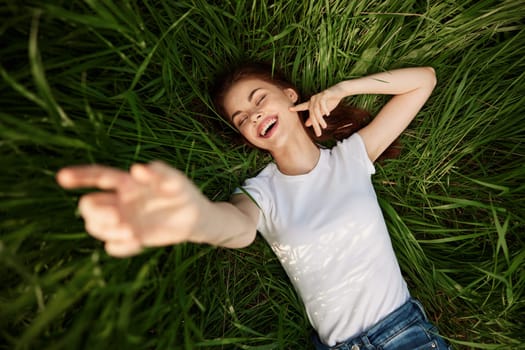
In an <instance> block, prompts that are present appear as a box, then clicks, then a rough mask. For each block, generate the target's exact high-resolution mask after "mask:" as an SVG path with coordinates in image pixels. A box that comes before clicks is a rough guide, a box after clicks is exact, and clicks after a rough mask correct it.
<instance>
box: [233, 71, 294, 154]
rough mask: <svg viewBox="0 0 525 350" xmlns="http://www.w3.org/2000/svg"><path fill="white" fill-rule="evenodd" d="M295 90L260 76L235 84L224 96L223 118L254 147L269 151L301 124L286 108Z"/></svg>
mask: <svg viewBox="0 0 525 350" xmlns="http://www.w3.org/2000/svg"><path fill="white" fill-rule="evenodd" d="M297 99H298V95H297V93H296V92H295V91H294V90H293V89H290V88H287V89H283V88H281V87H279V86H276V85H273V84H271V83H268V82H266V81H263V80H260V79H244V80H241V81H239V82H237V83H235V84H234V85H233V86H232V87H231V88H230V90H229V91H228V93H227V94H226V96H225V99H224V108H225V111H226V113H227V117H228V118H229V119H230V121H231V122H232V124H233V125H234V126H235V127H236V128H237V129H238V130H239V131H240V132H241V134H242V135H243V136H244V137H245V138H246V139H247V140H248V141H249V142H250V143H251V144H253V145H254V146H256V147H258V148H261V149H265V150H269V151H272V149H275V148H278V147H282V145H283V144H284V143H285V141H286V138H287V135H288V134H289V133H290V132H293V131H294V130H296V129H295V128H297V127H302V126H301V123H300V120H299V116H298V114H297V112H290V111H289V108H290V107H291V106H293V105H294V103H295V102H297Z"/></svg>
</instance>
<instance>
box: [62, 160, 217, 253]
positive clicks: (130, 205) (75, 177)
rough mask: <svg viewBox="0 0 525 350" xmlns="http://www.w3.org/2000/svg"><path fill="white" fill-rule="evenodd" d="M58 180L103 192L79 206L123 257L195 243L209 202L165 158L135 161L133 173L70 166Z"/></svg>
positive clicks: (90, 228)
mask: <svg viewBox="0 0 525 350" xmlns="http://www.w3.org/2000/svg"><path fill="white" fill-rule="evenodd" d="M57 182H58V183H59V184H60V185H61V186H62V187H64V188H67V189H73V188H82V187H96V188H99V189H102V190H105V192H96V193H90V194H86V195H84V196H82V198H81V199H80V201H79V210H80V213H81V215H82V217H83V218H84V221H85V226H86V230H87V232H88V233H89V234H91V235H92V236H93V237H95V238H98V239H100V240H102V241H104V242H105V249H106V251H107V252H108V254H110V255H113V256H120V257H124V256H130V255H134V254H137V253H139V252H140V251H141V250H142V248H143V247H150V246H164V245H169V244H175V243H180V242H184V241H191V240H195V241H197V240H198V239H197V237H196V236H194V235H195V233H196V232H198V231H199V225H200V224H201V222H202V221H203V219H202V217H203V213H205V212H206V210H207V206H208V205H209V204H210V203H211V202H210V201H209V200H208V199H207V198H206V197H205V196H204V195H202V193H201V192H200V191H199V190H198V189H197V188H196V187H195V185H193V183H192V182H191V181H190V180H189V179H188V178H187V177H186V176H185V175H184V174H183V173H182V172H180V171H178V170H176V169H173V168H171V167H169V166H167V165H166V164H164V163H162V162H153V163H150V164H147V165H139V164H135V165H133V166H132V167H131V169H130V172H129V173H128V172H125V171H121V170H118V169H114V168H110V167H105V166H100V165H87V166H75V167H68V168H64V169H62V170H60V171H59V172H58V174H57Z"/></svg>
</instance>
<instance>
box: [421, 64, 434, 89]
mask: <svg viewBox="0 0 525 350" xmlns="http://www.w3.org/2000/svg"><path fill="white" fill-rule="evenodd" d="M424 69H425V73H426V75H427V76H428V78H426V79H425V80H426V81H427V82H428V85H429V86H430V87H431V88H432V89H434V87H435V86H436V85H437V77H436V70H435V69H434V68H432V67H424Z"/></svg>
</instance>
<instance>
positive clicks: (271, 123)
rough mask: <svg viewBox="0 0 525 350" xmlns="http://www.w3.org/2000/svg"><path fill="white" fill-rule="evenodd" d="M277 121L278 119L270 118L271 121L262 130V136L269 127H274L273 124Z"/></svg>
mask: <svg viewBox="0 0 525 350" xmlns="http://www.w3.org/2000/svg"><path fill="white" fill-rule="evenodd" d="M276 121H277V119H272V120H270V122H269V123H268V124H266V125H265V126H264V128H263V130H262V131H261V136H265V135H266V133H267V132H268V129H270V128H271V127H272V125H274V124H275V122H276Z"/></svg>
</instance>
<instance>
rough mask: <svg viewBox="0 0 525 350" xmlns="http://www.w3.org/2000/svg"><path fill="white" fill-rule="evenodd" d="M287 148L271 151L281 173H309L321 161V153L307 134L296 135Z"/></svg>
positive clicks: (287, 143)
mask: <svg viewBox="0 0 525 350" xmlns="http://www.w3.org/2000/svg"><path fill="white" fill-rule="evenodd" d="M295 136H296V137H294V138H293V139H290V140H288V141H287V142H286V146H284V147H282V148H279V149H277V150H273V151H271V152H270V153H271V155H272V157H273V160H274V162H275V164H277V167H278V168H279V171H280V172H281V173H283V174H285V175H303V174H307V173H309V172H310V171H311V170H312V169H313V168H315V166H316V165H317V162H318V161H319V157H320V154H321V151H320V150H319V147H318V146H317V145H316V144H315V143H314V142H313V141H312V140H311V139H310V137H308V135H307V134H306V133H301V132H300V133H296V135H295Z"/></svg>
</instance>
